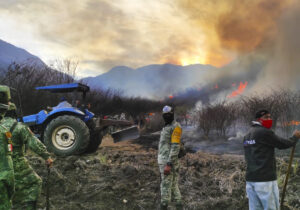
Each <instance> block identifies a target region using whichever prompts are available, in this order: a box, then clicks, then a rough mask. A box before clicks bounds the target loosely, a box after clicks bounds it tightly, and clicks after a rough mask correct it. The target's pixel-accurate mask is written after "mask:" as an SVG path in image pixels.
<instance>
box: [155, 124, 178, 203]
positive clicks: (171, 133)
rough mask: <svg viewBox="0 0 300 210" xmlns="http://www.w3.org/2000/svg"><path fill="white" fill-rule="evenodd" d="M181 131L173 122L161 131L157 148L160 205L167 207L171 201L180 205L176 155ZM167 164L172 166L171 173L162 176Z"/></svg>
mask: <svg viewBox="0 0 300 210" xmlns="http://www.w3.org/2000/svg"><path fill="white" fill-rule="evenodd" d="M181 133H182V129H181V126H180V124H179V123H178V122H176V121H173V122H172V123H171V124H168V125H166V126H165V127H164V128H163V130H162V131H161V135H160V140H159V148H158V164H159V170H160V174H161V184H160V192H161V204H163V205H166V206H167V205H168V203H169V202H170V201H171V197H172V200H174V201H175V202H176V204H181V203H182V201H181V194H180V191H179V188H178V181H179V160H178V153H179V150H180V137H181ZM167 163H171V164H172V169H171V173H170V174H169V175H164V167H165V166H166V164H167Z"/></svg>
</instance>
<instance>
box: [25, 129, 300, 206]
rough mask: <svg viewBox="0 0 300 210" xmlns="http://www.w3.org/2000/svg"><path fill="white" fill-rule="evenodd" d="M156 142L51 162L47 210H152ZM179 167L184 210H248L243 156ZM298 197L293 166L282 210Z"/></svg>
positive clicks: (196, 158)
mask: <svg viewBox="0 0 300 210" xmlns="http://www.w3.org/2000/svg"><path fill="white" fill-rule="evenodd" d="M158 138H159V135H158V134H154V135H145V136H142V137H140V139H138V140H133V141H127V142H120V143H118V144H113V143H112V139H111V138H110V137H108V136H107V137H105V138H104V139H103V143H102V144H101V147H99V149H98V150H97V152H96V153H93V154H85V155H81V156H69V157H64V158H63V157H56V158H55V162H54V167H53V168H52V169H51V174H50V178H49V183H50V184H49V189H50V207H51V208H50V209H58V210H59V209H64V210H65V209H72V210H76V209H78V210H79V209H88V210H94V209H118V210H119V209H120V210H122V209H128V210H129V209H130V210H133V209H149V210H152V209H158V206H159V200H160V195H159V194H160V192H159V183H160V178H159V171H158V165H157V160H156V158H157V149H156V148H157V142H158ZM185 141H187V140H185ZM28 158H29V160H30V162H31V164H32V166H33V167H34V169H35V170H36V172H37V173H38V174H39V175H40V176H41V177H42V178H43V180H44V182H43V191H42V195H41V197H40V199H39V202H38V207H39V208H40V209H45V201H46V200H45V191H46V185H45V183H46V182H45V181H46V177H47V170H46V167H45V165H44V161H43V160H42V159H41V158H39V157H36V156H34V155H32V154H29V156H28ZM180 162H181V169H180V183H179V188H180V190H181V193H182V196H183V200H184V203H185V209H214V210H215V209H230V210H234V209H248V204H247V198H246V196H245V180H244V175H245V163H244V158H243V156H241V155H234V154H219V155H216V154H209V153H204V152H200V151H198V152H196V153H188V154H187V155H186V156H185V157H184V158H182V159H181V160H180ZM287 162H288V158H287V157H286V158H279V159H278V169H279V170H278V171H279V179H278V180H279V184H280V189H281V188H282V187H281V186H282V183H283V179H284V173H285V171H286V170H287ZM294 162H295V161H294ZM299 162H300V161H299V160H298V163H299ZM299 196H300V169H299V166H298V164H294V167H293V171H292V176H291V178H290V181H289V185H288V191H287V197H286V200H287V203H286V204H287V207H286V209H299V208H300V197H299ZM169 209H174V207H173V206H171V207H170V208H169Z"/></svg>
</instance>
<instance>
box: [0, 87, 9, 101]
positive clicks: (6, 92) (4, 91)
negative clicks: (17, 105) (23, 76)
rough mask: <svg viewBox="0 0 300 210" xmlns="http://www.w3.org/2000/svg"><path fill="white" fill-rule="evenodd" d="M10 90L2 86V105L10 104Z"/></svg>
mask: <svg viewBox="0 0 300 210" xmlns="http://www.w3.org/2000/svg"><path fill="white" fill-rule="evenodd" d="M10 99H11V97H10V89H9V87H8V86H6V85H0V103H2V104H8V102H9V101H10Z"/></svg>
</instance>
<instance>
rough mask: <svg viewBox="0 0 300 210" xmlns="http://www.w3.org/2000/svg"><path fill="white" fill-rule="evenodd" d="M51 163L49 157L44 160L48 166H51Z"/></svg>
mask: <svg viewBox="0 0 300 210" xmlns="http://www.w3.org/2000/svg"><path fill="white" fill-rule="evenodd" d="M52 164H53V160H52V159H51V158H48V159H47V160H46V165H48V166H49V167H50V168H51V167H52Z"/></svg>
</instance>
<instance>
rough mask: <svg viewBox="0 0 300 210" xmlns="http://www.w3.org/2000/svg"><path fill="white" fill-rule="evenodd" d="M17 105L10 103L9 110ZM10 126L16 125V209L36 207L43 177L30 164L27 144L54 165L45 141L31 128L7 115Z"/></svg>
mask: <svg viewBox="0 0 300 210" xmlns="http://www.w3.org/2000/svg"><path fill="white" fill-rule="evenodd" d="M15 107H16V106H15V105H14V104H13V103H10V105H9V111H13V110H12V109H15ZM6 119H7V120H6V125H7V126H8V127H11V126H15V127H14V129H13V132H12V144H13V148H14V152H13V156H12V159H13V164H14V171H15V189H16V191H15V194H14V196H13V208H14V209H24V210H25V209H26V210H32V209H36V202H37V199H38V197H39V195H40V193H41V188H42V179H41V178H40V177H39V176H38V175H37V174H36V173H35V172H34V170H33V169H32V167H31V166H30V165H29V163H28V161H27V159H26V158H25V157H24V155H25V145H26V146H27V148H29V149H30V150H32V151H33V152H35V153H36V154H38V155H39V156H41V157H42V158H43V159H44V160H46V164H47V165H50V166H51V165H52V162H53V161H52V159H51V157H50V154H49V153H48V152H47V150H46V147H45V145H44V144H43V143H41V142H40V140H39V139H38V138H36V137H35V136H34V135H33V133H32V132H31V130H30V129H29V128H28V127H27V126H26V125H24V124H23V123H18V122H17V121H16V120H15V119H13V118H11V117H6Z"/></svg>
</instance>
